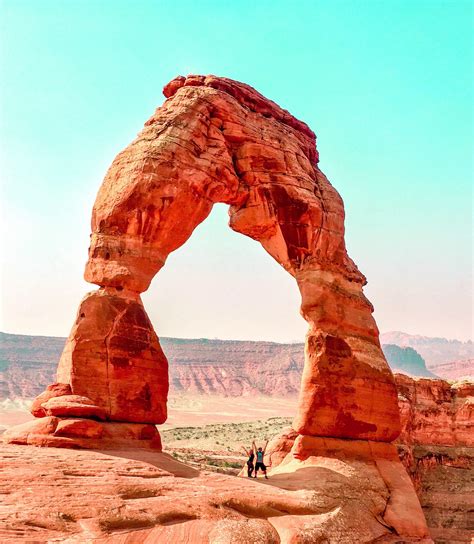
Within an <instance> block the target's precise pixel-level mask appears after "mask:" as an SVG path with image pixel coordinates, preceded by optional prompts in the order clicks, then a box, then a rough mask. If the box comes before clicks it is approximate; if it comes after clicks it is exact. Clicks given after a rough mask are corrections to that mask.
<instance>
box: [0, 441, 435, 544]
mask: <svg viewBox="0 0 474 544" xmlns="http://www.w3.org/2000/svg"><path fill="white" fill-rule="evenodd" d="M314 440H315V441H316V443H314V444H313V447H316V448H317V451H316V450H315V451H313V452H312V453H313V454H314V455H311V456H309V457H307V458H306V459H305V460H304V461H300V460H297V459H295V458H294V457H293V456H290V457H288V458H287V459H285V461H284V462H283V463H281V464H280V466H279V467H278V468H277V469H276V470H274V471H273V472H270V479H269V480H261V479H259V480H258V481H255V480H253V479H248V478H236V477H233V476H226V475H222V474H216V473H211V472H198V471H197V470H194V469H192V468H190V467H187V466H186V465H183V464H182V463H179V462H178V461H176V460H174V459H173V458H172V457H170V456H169V455H167V454H163V453H151V452H145V451H143V450H142V451H138V450H135V451H108V452H99V451H74V450H69V449H56V448H25V447H21V446H12V445H9V446H5V447H4V448H2V450H1V451H0V467H1V469H0V492H1V493H2V508H1V510H0V540H1V541H2V542H4V543H5V544H13V543H15V544H16V543H17V542H32V541H34V542H46V541H49V542H53V541H54V542H69V543H73V542H77V543H81V544H83V543H85V542H88V543H97V544H99V543H113V544H119V543H120V544H132V543H136V542H169V543H178V542H179V543H180V544H221V543H234V544H266V543H272V544H278V543H282V544H303V543H313V542H327V543H329V544H335V543H338V544H341V543H342V544H353V543H354V542H358V543H361V544H363V543H369V542H375V541H376V542H377V543H380V542H385V543H388V542H391V543H395V542H425V543H427V542H430V540H429V538H427V530H426V525H425V523H424V518H423V516H422V515H420V512H421V510H417V508H418V509H419V505H418V507H417V506H416V501H415V503H413V502H410V496H413V495H414V492H413V488H411V494H412V495H410V488H409V486H408V488H407V486H406V483H407V482H406V481H405V480H404V478H406V480H408V482H409V479H408V476H407V475H406V473H405V471H404V469H403V467H402V465H401V464H400V462H399V461H398V460H397V459H396V453H395V449H394V447H393V446H391V445H389V444H377V443H369V442H367V441H342V440H324V439H314ZM347 443H349V444H350V447H349V448H348V447H347ZM370 444H372V446H370ZM371 447H372V449H371ZM316 454H317V455H316ZM400 471H401V472H400ZM415 499H416V497H415ZM394 511H395V513H396V515H395V516H394V515H393V512H394ZM401 514H403V515H404V516H405V517H403V516H401ZM401 523H402V524H403V526H402V525H400V524H401ZM400 535H402V536H400Z"/></svg>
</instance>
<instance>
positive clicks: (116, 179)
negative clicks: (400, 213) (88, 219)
mask: <svg viewBox="0 0 474 544" xmlns="http://www.w3.org/2000/svg"><path fill="white" fill-rule="evenodd" d="M164 94H165V96H166V97H167V99H168V100H167V101H166V102H165V103H164V104H163V106H161V107H160V108H158V109H157V110H156V112H155V114H154V115H153V116H152V117H151V118H150V119H149V120H148V121H147V122H146V124H145V128H144V129H143V130H142V132H141V133H140V134H139V135H138V137H137V138H136V139H135V141H134V142H132V143H131V144H130V145H129V146H128V147H127V148H126V149H125V150H124V151H122V152H121V153H119V155H118V156H117V157H116V158H115V160H114V162H113V163H112V166H111V167H110V169H109V171H108V172H107V175H106V177H105V179H104V182H103V184H102V186H101V188H100V190H99V193H98V195H97V198H96V202H95V205H94V209H93V213H92V235H91V245H90V248H89V260H88V262H87V265H86V270H85V278H86V280H87V281H89V282H91V283H94V284H96V285H99V286H100V290H99V291H97V292H95V293H91V294H89V295H88V296H87V297H86V298H85V299H84V300H83V302H82V303H81V306H80V308H79V311H78V314H77V321H76V323H75V325H74V327H73V329H72V331H71V334H70V336H69V338H68V341H67V344H66V347H65V350H64V352H63V355H62V357H61V361H60V364H59V369H58V375H57V382H58V383H60V384H68V385H70V387H71V391H72V394H74V395H80V396H83V397H86V398H88V399H90V400H91V401H92V402H93V403H94V404H96V405H97V406H100V407H101V408H103V410H104V411H105V414H106V417H107V419H109V420H115V421H127V422H138V421H140V422H150V423H159V422H161V421H163V419H164V418H165V407H166V399H167V388H168V384H167V371H166V359H165V358H164V356H163V354H162V352H161V348H160V345H159V342H158V339H157V337H156V335H155V334H154V332H153V329H152V327H151V324H150V322H149V320H148V318H147V317H146V314H145V312H144V310H143V307H142V305H141V301H140V297H139V294H140V293H141V292H143V291H145V290H146V289H147V288H148V286H149V285H150V282H151V280H152V278H153V277H154V276H155V274H156V273H157V272H158V271H159V270H160V269H161V268H162V267H163V265H164V264H165V261H166V259H167V257H168V255H169V254H170V253H171V252H172V251H174V250H175V249H177V248H178V247H180V246H181V245H182V244H184V243H185V242H186V240H187V239H188V238H189V236H190V235H191V233H192V232H193V230H194V228H195V227H196V226H197V225H198V224H199V223H201V222H202V221H203V220H204V219H205V218H206V217H207V216H208V215H209V213H210V211H211V209H212V206H213V204H215V203H218V202H221V203H226V204H228V205H229V206H230V209H229V216H230V221H229V224H230V226H231V228H232V229H234V230H235V231H237V232H240V233H242V234H245V235H247V236H250V237H251V238H254V239H255V240H258V241H259V242H260V243H261V244H262V246H263V247H264V249H265V250H266V251H267V252H268V253H269V254H270V255H271V256H272V257H273V258H274V259H276V260H277V261H278V262H279V263H280V264H281V266H283V267H284V268H285V270H287V271H288V272H289V273H290V274H291V275H293V276H294V277H295V279H296V281H297V284H298V286H299V289H300V292H301V297H302V304H301V313H302V315H303V316H304V317H305V319H306V320H307V321H308V324H309V331H308V334H307V338H306V344H305V365H304V369H303V374H302V383H301V390H300V404H299V409H298V413H297V416H296V418H295V421H294V427H295V430H296V431H298V432H300V433H302V434H310V435H322V436H333V437H344V438H355V439H371V440H381V441H390V440H393V439H394V438H396V436H397V435H398V433H399V416H398V407H397V400H396V398H397V393H396V388H395V384H394V381H393V376H392V374H391V372H390V369H389V367H388V365H387V363H386V360H385V358H384V355H383V352H382V350H381V346H380V343H379V339H378V329H377V326H376V324H375V321H374V319H373V317H372V311H373V308H372V305H371V304H370V302H369V301H368V300H367V299H366V298H365V296H364V294H363V291H362V287H363V285H364V284H365V283H366V280H365V278H364V276H363V275H362V274H361V273H360V272H359V270H358V269H357V267H356V266H355V264H354V263H353V261H352V260H351V259H350V258H349V256H348V255H347V252H346V248H345V242H344V207H343V202H342V199H341V197H340V196H339V194H338V193H337V191H336V190H335V189H334V188H333V187H332V186H331V184H330V183H329V181H328V180H327V178H326V177H325V176H324V174H323V173H322V172H321V171H320V170H319V168H318V152H317V150H316V137H315V135H314V133H313V132H312V131H311V130H310V129H309V128H308V126H307V125H305V124H304V123H303V122H301V121H299V120H297V119H295V118H294V117H293V116H291V115H290V114H289V113H288V112H287V111H285V110H283V109H282V108H280V107H279V106H278V105H277V104H275V103H274V102H272V101H270V100H268V99H266V98H265V97H263V96H262V95H260V94H259V93H258V92H256V91H255V90H254V89H252V88H251V87H249V86H248V85H245V84H242V83H238V82H235V81H232V80H228V79H225V78H218V77H214V76H188V77H187V78H184V77H178V78H176V79H174V80H173V81H172V82H170V83H169V84H168V85H167V86H166V87H165V89H164ZM136 338H137V339H136ZM95 374H97V375H95Z"/></svg>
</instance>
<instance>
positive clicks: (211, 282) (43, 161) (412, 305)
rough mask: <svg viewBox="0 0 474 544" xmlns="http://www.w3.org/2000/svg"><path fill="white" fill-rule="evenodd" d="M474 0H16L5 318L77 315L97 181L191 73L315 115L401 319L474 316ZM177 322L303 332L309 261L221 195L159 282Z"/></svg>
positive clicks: (158, 292)
mask: <svg viewBox="0 0 474 544" xmlns="http://www.w3.org/2000/svg"><path fill="white" fill-rule="evenodd" d="M472 22H473V19H472V3H471V2H462V1H444V2H435V1H429V2H428V1H427V2H420V1H416V0H407V1H397V0H386V1H375V0H374V1H369V2H362V1H347V2H341V1H337V0H325V1H323V0H312V1H279V0H271V1H259V2H256V1H254V2H251V1H237V0H233V1H231V2H225V1H222V0H221V1H205V0H201V1H185V0H181V1H180V2H165V1H159V0H155V1H140V0H138V1H137V0H135V1H132V0H129V1H118V0H110V1H105V0H103V1H99V0H95V1H72V0H70V1H59V0H57V1H46V0H31V1H23V0H10V1H6V0H3V1H0V25H1V28H0V34H1V78H0V79H1V83H0V92H1V134H0V136H1V147H2V152H1V171H2V174H1V175H2V202H3V204H2V217H3V220H2V223H3V225H2V227H3V233H2V246H3V249H2V262H1V267H2V314H3V315H2V322H1V325H0V329H2V330H6V331H9V332H17V333H27V334H56V335H67V334H68V332H69V329H70V327H71V324H72V321H73V318H74V315H75V312H76V310H77V306H78V303H79V300H80V298H81V297H82V296H83V294H84V293H85V292H86V291H87V290H90V289H93V286H90V285H88V284H86V283H85V282H84V281H83V280H82V272H83V265H84V262H85V259H86V254H87V247H88V235H89V218H90V211H91V208H92V204H93V200H94V196H95V194H96V191H97V189H98V187H99V185H100V182H101V180H102V178H103V176H104V173H105V170H106V169H107V167H108V165H109V164H110V163H111V161H112V160H113V158H114V156H115V155H116V153H117V152H118V151H119V150H120V149H122V148H123V147H125V146H126V145H127V144H128V143H129V142H130V141H131V140H132V139H133V138H134V136H135V134H136V133H137V132H138V131H139V130H140V128H141V126H142V125H143V123H144V121H145V120H146V119H147V118H148V117H149V116H150V115H151V113H152V112H153V110H154V109H155V107H156V106H158V105H159V104H161V102H162V101H163V97H162V94H161V89H162V87H163V85H164V84H165V83H167V82H168V81H169V80H170V79H172V78H173V77H174V76H176V75H178V74H184V75H185V74H187V73H202V74H208V73H213V74H217V75H222V76H227V77H231V78H234V79H238V80H241V81H245V82H247V83H249V84H250V85H253V86H254V87H256V88H257V89H258V90H259V91H260V92H262V93H263V94H265V95H266V96H268V97H269V98H271V99H273V100H275V101H276V102H278V103H279V104H280V105H282V106H283V107H285V108H287V109H289V110H290V111H291V112H292V113H293V114H294V115H296V116H298V117H300V118H301V119H303V120H304V121H306V122H307V123H308V124H309V125H310V126H311V127H312V128H313V129H314V131H315V132H316V134H317V135H318V147H319V150H320V156H321V168H322V169H323V171H324V172H325V173H326V175H327V176H328V177H329V179H330V180H331V182H332V183H333V185H334V186H335V187H336V188H337V189H338V190H339V192H340V193H341V195H342V197H343V198H344V201H345V206H346V214H347V220H346V231H347V246H348V249H349V252H350V254H351V256H352V257H353V259H354V260H355V261H356V262H357V264H358V265H359V267H360V269H361V270H362V271H363V272H364V273H365V274H366V276H367V278H368V280H369V284H368V286H367V288H366V293H367V295H368V297H369V298H370V299H371V301H372V302H373V303H374V305H375V308H376V313H375V316H376V318H377V321H378V323H379V327H380V329H381V330H383V331H387V330H393V329H398V330H404V331H407V332H411V333H419V334H425V335H431V336H447V337H457V338H461V339H466V338H468V337H470V336H471V334H472V296H473V295H472V291H473V286H472V261H471V258H472V193H471V186H472V160H471V149H472V144H473V137H472V98H473V97H472V76H471V68H472V38H471V33H472ZM144 300H145V304H146V308H147V310H148V312H149V314H150V317H151V318H152V321H153V323H154V324H155V327H156V330H157V333H158V334H159V335H162V336H165V335H166V336H181V337H220V338H256V339H260V338H265V339H270V340H277V341H286V340H298V339H302V338H303V335H304V332H305V329H306V327H305V324H304V322H303V320H302V319H301V317H299V314H298V306H299V295H298V292H297V289H296V286H295V284H294V282H293V280H292V279H291V278H290V277H289V276H287V275H286V274H285V272H284V271H283V270H281V269H280V268H279V266H278V265H277V264H276V263H274V262H273V261H272V260H271V258H270V257H269V256H268V255H267V254H266V253H265V252H264V251H263V250H262V249H261V248H260V247H259V245H258V244H256V243H255V242H254V241H252V240H249V239H246V238H245V237H243V236H240V235H237V234H235V233H233V232H232V231H231V230H230V229H229V228H227V227H226V210H225V207H224V206H219V207H217V208H216V211H215V213H213V214H212V215H211V217H210V218H209V219H208V221H207V222H206V223H204V224H203V225H201V226H200V227H199V228H198V229H197V230H196V232H195V234H194V235H193V237H192V238H191V239H190V241H189V242H188V244H187V245H185V246H184V247H183V248H181V249H180V250H178V251H177V252H176V253H175V254H173V255H172V256H171V257H170V259H169V262H168V264H167V267H166V268H165V269H164V270H163V271H162V272H160V274H159V275H158V276H157V278H156V279H155V280H154V282H153V285H152V287H151V289H150V291H149V293H147V294H146V295H145V296H144Z"/></svg>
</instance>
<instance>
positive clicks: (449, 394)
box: [395, 374, 474, 544]
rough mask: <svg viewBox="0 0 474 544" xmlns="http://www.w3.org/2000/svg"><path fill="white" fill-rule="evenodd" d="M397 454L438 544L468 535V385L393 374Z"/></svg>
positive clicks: (471, 507) (471, 506) (472, 531)
mask: <svg viewBox="0 0 474 544" xmlns="http://www.w3.org/2000/svg"><path fill="white" fill-rule="evenodd" d="M395 377H396V382H397V387H398V390H399V404H400V413H401V421H402V433H401V435H400V437H399V440H398V442H399V452H400V456H401V458H402V460H403V463H404V464H405V466H406V468H407V471H408V473H409V474H410V476H411V477H412V479H413V482H414V484H415V488H416V490H417V493H418V496H419V498H420V502H421V505H422V507H423V511H424V513H425V516H426V519H427V522H428V526H429V528H430V532H431V535H432V537H433V538H434V540H435V542H437V543H439V544H448V543H449V544H465V543H468V542H470V541H471V538H473V537H474V499H473V497H474V384H473V383H472V382H457V383H454V384H449V383H447V382H445V381H443V380H430V379H412V378H409V377H408V376H404V375H402V374H397V375H396V376H395Z"/></svg>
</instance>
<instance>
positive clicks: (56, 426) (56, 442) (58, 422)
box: [2, 416, 162, 451]
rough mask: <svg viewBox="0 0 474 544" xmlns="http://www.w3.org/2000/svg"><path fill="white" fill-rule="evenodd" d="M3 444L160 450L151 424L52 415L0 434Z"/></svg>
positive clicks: (159, 440)
mask: <svg viewBox="0 0 474 544" xmlns="http://www.w3.org/2000/svg"><path fill="white" fill-rule="evenodd" d="M2 441H3V442H4V443H6V444H18V445H28V446H42V447H53V448H72V449H77V448H80V449H104V450H110V449H117V448H119V449H137V448H138V449H147V450H153V451H161V450H162V448H161V437H160V433H159V432H158V430H157V429H156V427H155V426H154V425H150V424H140V423H117V422H112V423H110V422H105V421H97V420H95V419H87V418H71V417H70V418H65V417H55V416H46V417H42V418H38V419H35V420H33V421H28V422H27V423H24V424H22V425H16V426H14V427H12V428H10V429H9V430H8V431H6V432H5V433H4V434H3V436H2Z"/></svg>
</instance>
